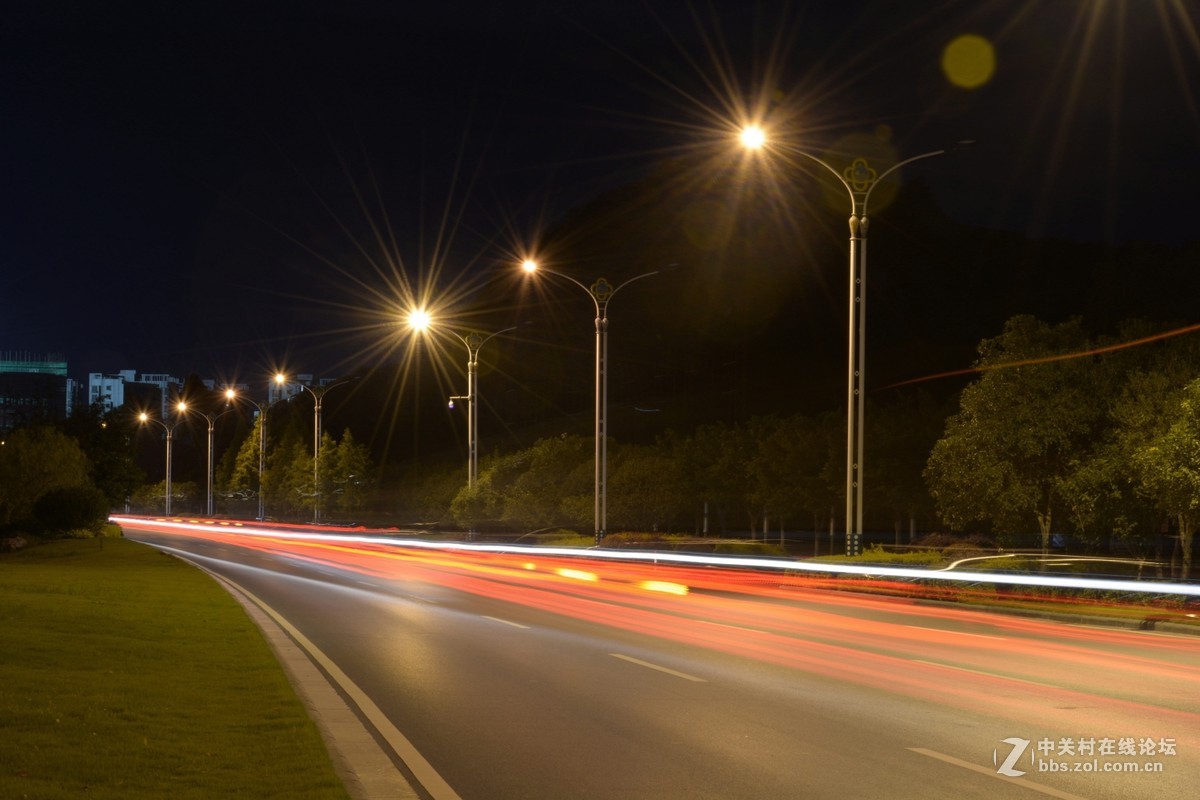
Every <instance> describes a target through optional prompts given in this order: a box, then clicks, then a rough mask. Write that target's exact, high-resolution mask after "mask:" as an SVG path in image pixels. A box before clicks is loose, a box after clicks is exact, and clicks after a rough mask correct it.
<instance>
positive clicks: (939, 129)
mask: <svg viewBox="0 0 1200 800" xmlns="http://www.w3.org/2000/svg"><path fill="white" fill-rule="evenodd" d="M1198 28H1200V12H1198V11H1197V7H1196V6H1195V5H1194V4H1191V3H1186V2H1184V1H1183V0H1147V1H1146V2H1138V3H1116V2H1097V0H1060V1H1059V2H1052V3H1051V2H1036V1H1035V0H1029V1H1028V2H996V1H994V0H992V1H988V0H985V2H979V0H964V1H963V2H957V1H956V0H945V2H922V3H903V4H897V3H894V2H869V1H860V0H846V1H845V2H839V3H829V2H807V3H806V2H802V1H800V2H762V3H752V2H725V1H723V0H712V1H711V2H702V1H698V2H695V3H690V4H689V3H683V2H673V1H671V2H655V1H654V0H650V1H649V2H644V3H642V2H637V0H631V1H630V2H621V3H615V2H596V1H595V0H571V2H543V3H539V2H521V1H519V0H518V1H516V2H500V1H499V0H497V2H493V3H485V2H455V1H454V0H451V1H450V2H440V3H436V4H434V3H428V4H418V3H409V2H394V1H393V0H377V1H375V2H357V1H356V0H344V1H342V2H336V3H333V2H329V3H326V2H318V1H317V0H311V1H309V2H305V0H289V2H245V3H236V4H225V3H186V4H183V3H130V2H118V1H114V2H105V3H91V2H71V1H70V0H45V1H44V2H20V3H17V4H10V5H9V6H8V8H7V10H6V13H5V19H4V22H3V28H2V30H0V69H2V70H3V76H4V77H3V81H0V120H2V121H3V122H2V127H0V141H2V144H3V146H2V147H0V177H2V180H0V187H2V188H0V198H2V200H0V202H2V210H3V213H2V214H0V351H3V352H10V353H11V352H18V353H24V352H28V353H34V354H52V353H60V354H62V355H64V356H65V357H66V358H67V360H68V362H69V364H70V368H71V373H72V375H73V376H75V377H79V378H82V377H84V376H85V375H86V373H88V372H92V371H105V372H111V371H115V370H118V369H126V368H132V369H137V370H141V371H146V372H156V371H162V372H169V373H172V374H175V375H179V376H181V377H182V376H184V375H186V374H189V373H191V372H195V373H198V374H200V375H201V376H204V377H214V378H218V379H219V380H230V381H234V380H236V381H241V382H246V383H254V384H257V383H259V382H260V381H261V376H263V375H265V374H266V373H267V372H268V371H269V370H271V369H273V368H276V367H277V366H282V365H286V366H287V367H288V368H290V369H292V370H294V371H299V372H316V373H318V374H322V373H325V374H329V373H336V372H337V371H339V370H343V371H344V370H348V369H350V368H352V367H354V366H356V362H360V361H364V360H365V361H366V362H369V363H379V362H386V361H387V360H388V359H390V358H398V357H399V355H398V354H399V353H400V352H401V350H399V349H397V348H398V347H400V346H399V345H397V344H396V342H397V341H399V339H400V336H399V334H397V333H396V332H395V329H396V327H397V326H396V325H395V324H394V322H393V320H394V315H395V313H396V312H397V311H398V310H399V309H400V308H403V307H405V306H406V305H408V304H409V302H410V300H411V298H412V297H414V296H415V297H417V298H430V299H433V298H439V297H450V298H452V299H453V303H452V304H451V305H452V307H450V308H448V309H447V313H449V314H453V315H457V317H456V319H457V324H459V325H460V327H465V328H469V327H471V326H472V324H474V323H473V321H475V322H477V323H478V324H479V325H481V326H482V325H487V326H491V329H495V326H499V325H505V324H516V323H519V322H522V321H523V320H522V319H521V318H520V317H522V316H529V315H530V311H529V307H528V306H527V305H526V306H521V307H519V306H520V304H519V303H518V297H519V286H520V283H519V281H518V280H515V279H514V280H505V279H504V278H502V277H498V276H502V275H503V274H504V272H505V270H511V269H513V265H514V263H515V261H516V260H517V259H518V258H519V257H520V256H521V255H523V254H524V253H525V252H526V251H527V250H528V249H530V248H531V247H536V245H537V244H538V242H539V237H542V236H544V235H546V233H547V232H548V231H551V230H553V229H554V228H555V226H556V225H558V224H559V223H561V222H562V220H564V219H566V218H568V217H569V215H570V214H571V213H573V212H575V211H577V210H579V209H580V208H585V207H586V206H587V204H588V203H589V202H591V201H593V200H594V199H595V198H597V197H601V196H603V195H604V194H605V193H607V192H612V191H619V190H620V188H621V187H622V186H626V185H630V184H635V183H637V182H638V181H644V180H646V179H647V176H652V175H654V174H655V170H656V169H657V168H659V167H660V166H661V165H662V163H663V162H664V161H672V162H675V163H678V164H682V165H684V166H685V167H688V165H692V167H691V168H694V169H701V168H705V169H712V168H713V164H714V163H715V161H716V159H717V157H718V156H716V155H714V154H718V153H719V149H720V147H723V146H724V147H729V148H730V149H729V156H728V158H729V163H730V164H735V163H737V161H738V159H739V158H743V157H744V155H743V154H739V153H737V152H735V148H733V147H732V137H733V134H734V131H736V129H737V127H738V124H739V123H740V122H741V121H743V120H745V119H748V118H751V117H755V116H760V115H764V114H765V115H766V121H767V122H768V123H771V124H773V125H775V126H776V129H778V130H785V131H787V135H788V136H789V137H791V139H792V140H794V141H795V142H797V143H798V144H802V145H803V146H804V147H805V149H811V150H812V151H814V152H817V153H823V152H827V151H828V149H829V148H835V147H837V146H839V143H844V142H846V141H848V138H847V137H854V136H860V137H866V138H868V139H872V140H874V141H875V142H877V143H878V142H886V143H887V145H888V146H890V147H892V148H894V151H895V152H896V153H898V154H899V155H900V157H907V156H909V155H914V154H918V153H921V152H925V151H929V150H932V149H941V148H944V147H947V146H950V145H953V144H954V143H955V142H958V141H960V140H966V139H970V140H974V141H975V144H974V146H972V147H971V148H969V149H967V150H964V151H961V152H953V153H949V154H947V155H944V156H940V157H938V158H937V159H931V160H929V161H928V162H925V163H923V164H922V165H920V166H919V167H911V168H909V169H908V170H906V173H905V180H906V181H907V180H910V179H915V178H917V177H919V178H920V181H921V182H922V184H923V185H924V186H926V187H928V189H929V191H930V192H931V193H932V196H933V198H934V199H935V201H936V203H937V206H938V208H939V209H940V210H941V212H942V213H944V214H945V216H946V217H947V218H948V219H949V220H952V221H954V222H955V223H956V224H961V225H963V226H967V227H968V228H969V229H971V230H978V231H984V232H986V231H992V232H1004V233H1011V234H1019V235H1022V236H1028V237H1032V238H1035V239H1036V238H1053V239H1062V240H1066V241H1071V242H1081V243H1095V244H1097V245H1100V246H1109V247H1115V246H1121V245H1124V244H1127V243H1129V242H1133V241H1137V240H1143V239H1144V240H1148V241H1152V242H1155V243H1159V244H1162V245H1166V246H1171V247H1175V246H1184V245H1186V244H1188V243H1189V242H1191V243H1194V242H1195V241H1196V240H1197V239H1200V234H1198V233H1197V231H1200V223H1197V221H1196V220H1197V218H1198V215H1197V212H1198V211H1200V193H1198V192H1197V190H1196V183H1197V180H1198V179H1200V109H1198V106H1197V102H1198V101H1197V97H1200V38H1198V33H1197V30H1198ZM962 34H975V35H978V36H982V37H984V38H985V39H986V40H988V41H990V42H991V43H992V44H993V45H994V47H995V54H996V68H995V72H994V75H993V76H992V77H991V78H990V79H989V80H987V81H986V82H984V83H982V84H981V85H979V86H977V87H974V88H963V87H960V86H955V85H953V84H952V82H951V81H949V80H948V79H947V76H946V74H945V73H944V71H943V69H942V66H941V58H942V54H943V50H944V48H945V47H946V45H947V44H948V43H950V42H951V41H952V40H954V39H955V37H957V36H959V35H962ZM725 143H729V144H725ZM843 146H844V145H843ZM810 179H811V176H808V177H806V176H805V175H804V174H802V173H799V174H795V175H793V176H792V177H791V178H788V180H790V181H796V182H799V183H803V182H804V181H806V180H810ZM697 180H698V182H699V183H702V182H703V176H699V177H698V178H697ZM826 212H827V215H826V216H827V218H826V219H825V220H824V227H825V228H827V229H829V230H832V231H835V232H836V235H837V237H839V238H838V239H837V241H839V242H844V225H845V222H844V219H845V217H846V216H847V214H846V210H840V211H839V210H835V209H826V210H825V211H822V212H820V213H822V214H825V213H826ZM888 213H890V212H889V210H881V211H880V216H881V217H882V216H886V215H887V214H888ZM936 234H937V232H936V231H934V232H933V234H932V238H936ZM620 235H621V234H620V228H619V227H618V228H614V230H613V233H612V237H611V238H612V239H614V240H615V244H616V245H618V246H617V247H616V248H615V252H619V251H620V245H625V247H626V249H627V250H628V251H629V255H628V258H627V259H625V261H624V263H622V264H613V265H596V264H586V265H583V266H582V267H579V269H580V271H579V272H578V275H579V277H580V278H581V279H583V280H585V282H590V280H591V279H592V278H594V277H596V276H597V273H602V274H606V275H608V276H609V277H612V278H614V279H615V278H619V277H620V276H621V275H622V274H623V271H625V272H624V274H632V272H630V270H632V271H636V270H638V269H641V270H643V271H644V270H645V269H647V268H652V267H653V266H654V265H653V264H648V263H646V262H645V261H644V260H642V259H641V258H640V256H639V253H638V249H639V243H638V242H635V241H630V242H628V243H623V242H621V241H620ZM884 246H885V245H884V244H882V243H881V244H880V245H878V247H879V248H883V247H884ZM931 246H933V245H931ZM832 252H833V253H834V258H833V263H831V264H830V265H829V270H830V272H831V274H832V275H839V274H844V260H841V259H842V258H843V257H839V256H838V255H836V253H837V250H836V247H835V248H834V249H833V251H832ZM556 268H557V269H561V270H562V271H564V272H571V271H572V264H571V263H561V264H556ZM1131 268H1132V267H1131ZM1139 268H1141V269H1145V265H1144V264H1143V265H1142V266H1140V267H1139ZM686 270H687V265H686V264H685V265H681V267H680V269H679V270H677V271H676V272H674V273H671V274H670V276H669V277H662V278H656V280H668V279H669V280H676V281H684V282H686V281H688V280H692V279H693V278H689V276H688V273H687V271H686ZM1144 277H1145V282H1146V284H1147V285H1156V284H1157V285H1158V286H1159V288H1160V289H1161V284H1162V283H1164V282H1166V281H1169V280H1170V276H1167V275H1155V274H1152V273H1151V274H1146V275H1145V276H1144ZM760 278H761V276H760ZM956 279H957V278H956ZM830 285H831V286H832V287H834V288H833V289H831V290H830V297H829V300H828V302H829V303H831V304H836V305H838V306H839V307H840V303H841V300H840V299H836V298H835V297H834V295H835V294H836V292H835V291H834V290H836V289H837V288H838V287H839V286H840V285H839V284H835V283H831V284H830ZM1034 290H1036V286H1035V287H1034ZM631 291H632V290H631ZM873 300H874V298H873ZM696 302H699V301H696ZM714 302H715V301H714ZM820 302H825V300H821V301H820ZM877 302H880V303H886V302H887V298H885V297H880V298H878V300H877ZM969 302H970V298H968V297H964V298H962V303H963V304H967V303H969ZM1023 310H1025V309H1023V308H1020V307H1013V308H1012V309H1011V310H1010V311H1011V313H1018V312H1021V311H1023ZM1060 310H1061V312H1062V313H1063V314H1069V313H1072V312H1073V311H1074V310H1073V309H1072V308H1069V307H1064V308H1062V309H1060ZM616 311H617V307H616V305H614V314H615V312H616ZM693 313H694V315H695V317H696V318H697V319H701V318H714V314H716V313H717V309H715V308H709V307H705V306H704V305H703V304H702V303H701V304H698V305H697V307H695V308H694V309H693ZM766 313H771V312H770V311H769V310H768V311H767V312H766ZM1186 321H1187V322H1194V321H1195V320H1186ZM581 326H582V327H581V328H580V330H579V331H576V333H578V334H579V336H578V338H577V340H573V341H571V342H570V345H569V346H570V347H575V348H578V349H579V350H580V351H581V352H586V351H587V350H588V347H589V346H590V341H589V339H588V338H587V334H588V330H589V329H590V319H585V320H581ZM996 332H998V331H996ZM557 335H558V333H557V329H551V330H550V331H549V332H548V333H547V332H543V333H542V334H531V336H541V337H542V339H543V340H547V339H550V338H553V337H554V336H557ZM840 335H841V334H840V333H839V334H837V335H836V336H834V337H832V338H833V339H835V340H836V339H838V337H839V336H840ZM947 335H948V336H953V335H955V334H954V331H953V330H952V329H951V328H947ZM546 345H547V342H545V341H543V346H546ZM796 350H797V352H801V353H802V352H803V350H804V347H803V346H802V343H800V344H798V345H797V347H796ZM455 363H457V361H456V362H455ZM940 366H941V367H942V368H944V369H947V370H950V369H956V368H961V367H964V366H967V364H964V363H946V364H944V365H940Z"/></svg>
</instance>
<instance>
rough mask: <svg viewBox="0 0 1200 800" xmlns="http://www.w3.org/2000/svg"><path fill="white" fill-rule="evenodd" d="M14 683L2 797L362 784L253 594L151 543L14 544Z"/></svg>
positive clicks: (175, 797)
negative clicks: (304, 695)
mask: <svg viewBox="0 0 1200 800" xmlns="http://www.w3.org/2000/svg"><path fill="white" fill-rule="evenodd" d="M0 687H2V689H0V741H3V742H4V745H3V747H0V797H11V798H38V799H40V798H68V797H70V798H74V797H84V796H86V797H89V798H113V800H116V799H117V798H121V800H128V799H129V798H171V800H186V799H187V798H218V797H219V798H236V797H244V798H256V799H257V798H347V797H348V795H347V794H346V791H345V789H344V787H343V786H342V784H341V782H340V781H339V780H338V778H337V775H336V774H335V773H334V770H333V767H332V765H331V763H330V760H329V756H328V754H327V753H326V750H325V747H324V745H323V743H322V742H321V738H320V734H319V733H318V731H317V730H316V727H315V726H314V724H313V723H312V721H311V720H310V719H309V717H308V715H307V713H306V712H305V709H304V707H303V705H301V703H300V701H299V700H298V699H297V697H296V695H295V694H294V692H293V691H292V688H291V686H290V685H289V684H288V682H287V679H286V677H285V675H284V674H283V671H282V670H281V669H280V667H279V665H278V663H277V661H276V660H275V658H274V656H273V654H272V653H271V651H270V649H269V647H268V646H267V644H266V642H265V641H264V640H263V638H262V636H261V634H260V633H259V631H258V629H257V628H256V627H255V626H254V624H253V623H252V622H251V621H250V620H249V619H248V618H247V617H246V615H245V612H244V611H243V610H242V608H241V607H240V606H239V605H238V604H237V603H236V602H235V601H234V600H233V599H232V598H231V597H229V595H228V594H226V593H225V592H224V591H223V590H222V589H220V588H219V587H218V586H217V585H216V584H215V583H214V582H213V581H212V580H211V579H210V578H208V577H207V576H205V575H204V574H202V573H201V572H199V571H197V570H196V569H194V568H193V567H190V566H188V565H186V564H184V563H183V562H181V561H179V560H178V559H175V558H173V557H170V556H166V555H163V554H161V553H159V552H158V551H157V550H154V549H152V548H150V547H146V546H144V545H139V544H136V543H134V542H129V541H126V540H124V539H86V540H66V541H59V542H52V543H48V544H44V545H39V546H36V547H31V548H28V549H26V550H23V551H19V552H16V553H8V554H4V555H0Z"/></svg>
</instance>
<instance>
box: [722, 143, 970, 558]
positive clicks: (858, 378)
mask: <svg viewBox="0 0 1200 800" xmlns="http://www.w3.org/2000/svg"><path fill="white" fill-rule="evenodd" d="M740 138H741V141H742V145H743V146H744V147H746V148H747V149H750V150H759V149H762V148H764V147H767V146H768V145H769V144H771V143H770V142H768V138H767V135H766V133H765V132H764V131H763V130H762V128H759V127H758V126H753V125H752V126H749V127H746V128H744V129H743V130H742V132H741V137H740ZM781 149H784V150H785V152H788V153H792V154H794V155H798V156H803V157H804V158H807V159H808V160H810V161H812V162H814V163H816V164H819V165H820V166H821V167H823V168H824V169H825V170H826V171H827V172H828V173H829V174H830V175H832V176H833V177H834V179H835V180H836V181H837V182H838V183H839V184H841V186H842V187H843V188H844V189H845V190H846V195H847V197H849V199H850V293H849V320H848V323H847V327H848V339H849V343H848V347H847V366H846V374H847V381H846V555H851V556H854V555H859V554H860V553H861V552H862V534H863V444H864V435H863V431H864V429H865V425H864V422H863V415H864V406H865V402H866V393H865V391H864V388H863V387H864V381H865V377H866V338H867V303H866V297H867V227H868V225H867V203H868V201H869V200H870V199H871V192H872V191H874V189H875V187H876V186H878V185H879V184H880V182H882V181H883V179H884V178H886V177H887V176H888V175H890V174H892V173H893V172H895V171H896V170H898V169H900V168H901V167H903V166H906V165H908V164H911V163H913V162H914V161H920V160H921V159H923V158H931V157H933V156H938V155H941V154H943V153H945V152H946V151H945V150H934V151H932V152H929V153H922V154H921V155H919V156H913V157H912V158H906V159H904V160H903V161H901V162H899V163H897V164H893V165H892V166H890V167H888V168H887V169H886V170H884V171H883V172H876V170H875V169H874V168H872V167H871V166H870V164H868V163H867V160H866V159H865V158H856V159H854V160H853V161H852V162H851V163H850V165H849V166H847V167H846V168H845V169H844V170H842V171H840V172H839V171H838V170H837V169H836V168H834V167H833V166H831V165H830V164H828V163H827V162H826V161H824V160H823V159H821V158H819V157H817V156H815V155H813V154H812V153H808V152H805V151H804V150H799V149H796V148H793V147H785V148H781Z"/></svg>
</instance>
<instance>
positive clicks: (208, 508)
mask: <svg viewBox="0 0 1200 800" xmlns="http://www.w3.org/2000/svg"><path fill="white" fill-rule="evenodd" d="M236 399H237V392H235V391H234V390H233V389H226V390H225V410H224V411H218V412H217V413H216V414H209V413H207V412H204V411H196V413H197V414H199V415H200V416H202V417H204V419H205V420H206V421H207V422H208V468H207V470H206V472H207V476H208V489H207V496H208V499H207V503H206V504H205V514H206V515H207V516H209V517H211V516H212V515H213V429H214V428H215V427H216V424H217V420H218V419H220V418H221V417H223V416H225V415H226V414H228V413H229V412H230V411H233V406H232V405H230V404H231V403H232V402H233V401H234V400H236ZM192 410H194V409H192Z"/></svg>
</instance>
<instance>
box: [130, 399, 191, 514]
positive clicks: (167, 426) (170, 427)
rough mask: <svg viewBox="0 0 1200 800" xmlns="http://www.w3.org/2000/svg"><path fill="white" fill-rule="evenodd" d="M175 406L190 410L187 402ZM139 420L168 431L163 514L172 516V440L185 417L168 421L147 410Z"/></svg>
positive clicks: (179, 408)
mask: <svg viewBox="0 0 1200 800" xmlns="http://www.w3.org/2000/svg"><path fill="white" fill-rule="evenodd" d="M175 408H176V409H177V410H178V411H179V412H180V413H181V415H182V413H183V412H186V411H187V410H188V407H187V403H184V402H182V401H180V402H179V403H178V404H177V405H176V406H175ZM138 422H140V423H141V424H143V425H145V424H146V423H147V422H153V423H154V424H155V425H158V426H160V427H161V428H162V429H163V430H164V431H166V432H167V477H166V492H165V495H166V496H165V498H164V499H163V516H166V517H169V516H171V440H172V439H173V438H174V436H175V429H176V428H177V427H179V423H181V422H183V417H182V416H180V417H179V418H178V419H176V420H175V421H174V422H171V423H167V422H164V421H163V420H161V419H155V418H154V417H152V416H150V415H149V414H147V413H146V412H145V411H143V412H142V413H140V414H138Z"/></svg>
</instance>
